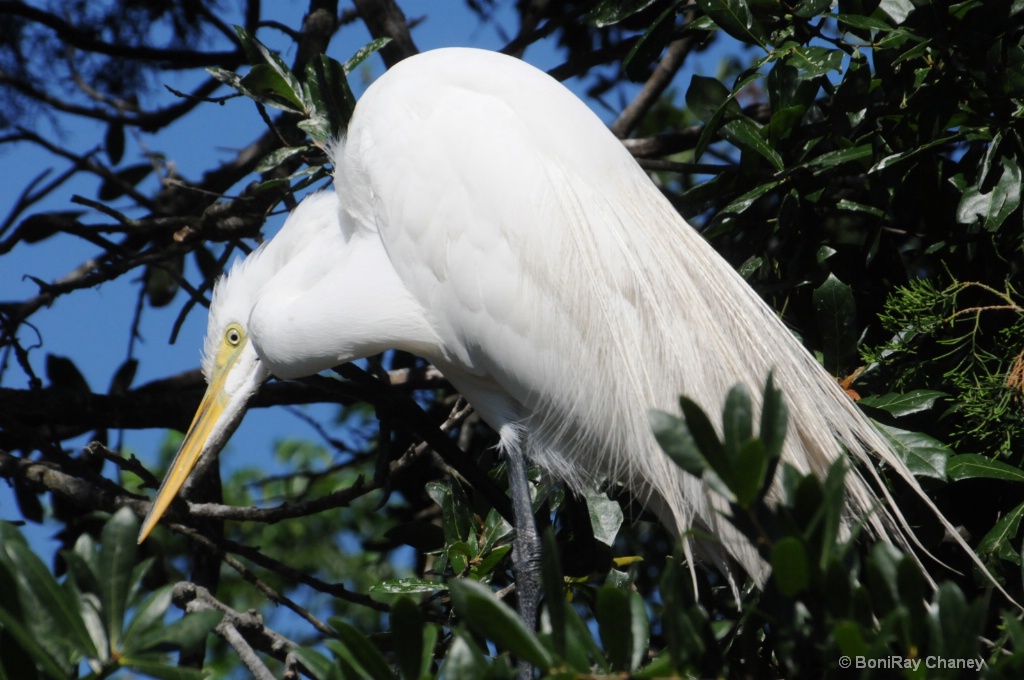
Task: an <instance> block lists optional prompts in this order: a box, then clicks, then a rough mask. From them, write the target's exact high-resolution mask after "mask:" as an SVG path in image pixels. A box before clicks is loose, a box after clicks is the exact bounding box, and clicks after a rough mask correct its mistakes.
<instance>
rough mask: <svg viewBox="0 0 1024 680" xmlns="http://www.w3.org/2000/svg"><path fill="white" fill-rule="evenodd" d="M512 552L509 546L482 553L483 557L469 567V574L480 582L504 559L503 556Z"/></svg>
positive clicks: (501, 546) (500, 546)
mask: <svg viewBox="0 0 1024 680" xmlns="http://www.w3.org/2000/svg"><path fill="white" fill-rule="evenodd" d="M511 551H512V546H511V545H499V546H497V547H495V548H491V549H490V550H488V551H487V552H485V553H483V557H482V558H480V560H479V561H477V562H473V563H472V564H470V565H469V574H470V576H471V577H472V578H474V579H476V580H480V579H482V578H484V577H485V576H488V575H489V574H490V573H491V572H492V571H494V569H495V567H497V566H498V564H499V563H500V562H501V561H502V560H503V559H505V555H508V554H509V553H510V552H511Z"/></svg>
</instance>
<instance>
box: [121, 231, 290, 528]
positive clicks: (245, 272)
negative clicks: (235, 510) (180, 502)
mask: <svg viewBox="0 0 1024 680" xmlns="http://www.w3.org/2000/svg"><path fill="white" fill-rule="evenodd" d="M258 252H259V251H257V253H254V254H253V255H250V256H249V258H248V259H247V260H246V261H244V262H236V263H235V265H234V266H233V267H232V269H231V272H230V273H229V274H228V275H226V276H225V277H223V278H222V279H221V280H220V281H219V282H218V283H217V286H216V287H215V289H214V293H213V301H212V303H211V304H210V319H209V323H208V326H207V331H206V344H205V346H204V350H203V374H204V375H205V377H206V383H207V389H206V394H205V395H203V399H202V401H201V402H200V404H199V410H198V411H196V414H195V417H194V418H193V419H192V424H191V425H190V426H189V428H188V431H187V433H186V434H185V439H184V441H183V442H182V444H181V448H180V449H179V450H178V454H177V455H176V456H175V458H174V462H173V463H171V467H170V469H169V470H168V472H167V476H166V477H165V478H164V481H163V484H161V485H160V490H159V491H158V492H157V496H156V499H155V500H154V501H153V506H152V507H151V508H150V511H149V514H148V515H147V516H146V520H145V522H143V524H142V530H141V531H140V532H139V542H140V543H141V542H142V541H143V540H145V538H146V536H148V535H149V533H150V532H151V531H152V530H153V528H154V527H155V526H156V524H157V522H159V521H160V517H161V516H162V515H163V514H164V512H165V511H166V510H167V507H168V506H169V505H170V504H171V501H172V500H173V499H174V497H175V496H176V495H177V494H178V491H180V490H181V487H182V485H183V484H184V483H185V480H186V479H188V476H189V474H190V473H191V472H192V469H193V468H194V467H195V466H196V463H197V462H198V461H199V459H200V458H202V456H203V455H205V454H210V455H214V454H216V453H217V452H218V451H220V449H221V448H222V447H223V446H224V444H226V443H227V440H228V438H229V437H230V436H231V434H232V433H233V432H234V431H235V428H237V427H238V424H239V423H240V422H241V421H242V416H244V415H245V409H246V404H247V403H248V401H249V399H250V398H251V397H252V396H253V395H254V394H255V393H256V391H257V390H258V389H259V387H260V385H261V384H263V382H264V381H266V379H267V378H269V377H270V372H269V370H268V369H267V368H266V366H265V365H264V364H263V362H262V361H261V360H260V357H259V355H258V354H257V353H256V348H255V346H254V344H253V342H252V340H251V338H250V337H249V331H248V328H247V326H248V323H249V314H250V311H251V309H252V306H253V303H254V300H255V299H256V295H257V294H258V292H259V291H258V281H257V280H258V279H259V278H260V277H259V276H257V274H258V272H257V271H254V269H255V267H256V266H258V265H257V260H258V259H259V258H258ZM254 284H255V285H254Z"/></svg>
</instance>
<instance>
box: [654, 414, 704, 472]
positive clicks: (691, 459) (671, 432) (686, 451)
mask: <svg viewBox="0 0 1024 680" xmlns="http://www.w3.org/2000/svg"><path fill="white" fill-rule="evenodd" d="M647 419H648V422H650V424H651V430H653V431H654V438H655V439H656V440H657V441H658V446H660V447H661V450H662V451H664V452H665V453H666V454H667V455H668V457H669V458H671V459H672V462H674V463H675V464H676V465H678V466H679V467H681V468H682V469H683V470H684V471H686V472H688V473H690V474H691V475H693V476H694V477H698V478H699V477H703V476H704V471H705V470H706V469H707V467H708V463H707V461H706V460H704V456H702V455H701V454H700V449H698V448H697V442H696V441H695V440H694V439H693V435H691V434H690V430H689V428H688V427H686V423H685V422H683V421H682V420H680V419H679V418H677V417H676V416H674V415H672V414H670V413H665V412H664V411H657V410H651V411H648V413H647Z"/></svg>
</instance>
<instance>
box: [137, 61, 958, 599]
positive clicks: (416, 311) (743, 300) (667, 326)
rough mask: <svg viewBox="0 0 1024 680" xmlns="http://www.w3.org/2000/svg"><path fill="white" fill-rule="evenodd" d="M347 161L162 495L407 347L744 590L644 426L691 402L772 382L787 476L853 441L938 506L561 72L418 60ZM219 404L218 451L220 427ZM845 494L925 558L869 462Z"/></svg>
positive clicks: (243, 303)
mask: <svg viewBox="0 0 1024 680" xmlns="http://www.w3.org/2000/svg"><path fill="white" fill-rule="evenodd" d="M332 151H333V157H334V162H335V187H336V192H337V193H336V194H335V193H334V192H330V191H325V192H322V193H318V194H315V195H313V196H310V197H308V198H307V199H306V200H305V201H303V202H302V203H301V204H300V205H299V206H298V207H297V208H296V210H295V211H294V212H293V214H292V215H291V216H290V217H289V219H288V220H287V222H286V223H285V226H284V227H283V228H282V230H281V232H280V233H279V234H278V235H277V236H276V237H275V238H274V239H273V240H272V241H270V242H269V243H267V244H265V245H264V246H263V247H262V248H260V249H259V250H258V251H257V252H255V253H253V254H252V255H251V256H249V258H248V259H247V260H246V261H245V262H244V263H242V264H240V265H235V267H233V268H232V270H231V272H230V274H229V275H228V276H227V277H226V278H225V279H223V280H222V281H221V282H220V283H219V284H218V286H217V289H216V292H215V294H214V299H213V305H212V307H211V311H210V323H209V331H208V337H207V340H206V351H205V354H206V358H205V359H204V370H205V373H206V375H207V378H208V380H209V382H210V384H211V388H210V390H211V391H210V393H208V396H207V400H204V407H201V409H200V414H198V415H197V419H196V423H194V424H193V430H196V431H197V434H195V435H193V434H192V433H191V432H190V435H189V437H188V438H187V439H186V443H185V444H184V445H183V452H182V454H179V458H181V459H182V464H181V465H179V464H178V463H177V462H176V467H175V471H174V472H172V475H169V477H168V481H167V482H165V488H164V489H162V491H161V498H162V497H163V496H167V495H168V494H169V495H173V493H174V492H175V491H176V489H177V488H178V486H180V483H181V481H183V480H184V476H183V475H187V472H188V469H191V464H190V463H189V462H188V461H189V460H191V463H194V460H195V459H196V458H198V456H199V455H201V453H202V452H203V451H208V450H211V449H219V448H220V446H222V445H223V443H224V441H225V440H226V437H227V436H228V435H229V434H230V432H231V431H232V430H233V427H234V425H235V424H237V422H238V420H239V419H240V418H241V415H242V412H243V411H244V401H245V399H247V398H248V396H249V395H250V394H251V393H253V392H254V391H255V389H256V388H257V387H258V385H259V384H260V383H261V382H262V381H263V380H265V379H266V378H267V377H268V376H269V375H271V374H273V375H276V376H278V377H281V378H292V377H298V376H303V375H309V374H313V373H316V372H318V371H320V370H323V369H327V368H330V367H332V366H335V365H337V364H339V363H342V362H345V361H350V360H353V359H358V358H361V357H365V356H369V355H372V354H375V353H378V352H380V351H383V350H385V349H390V348H397V349H403V350H407V351H410V352H413V353H416V354H418V355H420V356H423V357H424V358H426V359H428V360H429V361H431V362H433V363H434V364H435V365H436V366H437V367H438V368H440V369H441V370H442V371H443V372H444V374H445V376H446V377H447V378H448V379H449V380H450V381H451V382H452V384H453V385H455V386H456V387H457V388H458V389H459V390H460V391H461V392H462V393H463V394H464V395H465V396H466V397H467V398H468V399H469V401H470V402H471V403H472V404H473V405H474V406H475V407H476V409H477V410H478V411H479V413H480V415H481V416H482V417H483V419H484V420H485V421H486V422H487V423H489V424H490V425H491V426H492V427H494V428H495V429H496V430H497V431H498V432H499V434H500V435H501V442H502V446H503V447H504V448H505V449H507V450H509V451H519V450H520V449H521V448H522V447H523V446H524V441H525V442H526V444H525V445H526V447H527V448H526V452H527V453H528V454H529V456H530V457H531V458H532V459H533V460H534V461H535V462H536V463H537V464H538V465H540V466H541V467H542V468H543V469H545V470H546V471H548V472H550V473H551V474H552V475H554V476H555V477H557V478H559V479H562V480H564V481H566V482H567V483H568V484H569V486H571V487H572V488H575V489H581V488H583V487H586V486H589V485H595V484H598V483H600V482H602V481H604V480H606V479H614V480H618V481H620V482H622V483H624V484H625V485H626V486H627V487H628V488H629V489H631V491H632V492H633V493H634V494H635V495H636V496H637V497H638V498H640V499H642V500H644V501H645V502H646V503H647V504H648V505H649V506H650V507H652V508H653V509H654V510H655V511H656V512H657V513H658V514H659V515H660V517H661V518H662V519H663V520H664V521H665V522H666V523H667V524H668V525H669V526H670V527H672V528H673V529H674V530H675V531H676V532H677V533H678V534H680V535H685V534H686V532H687V531H688V529H689V528H690V527H694V526H697V527H700V528H701V529H703V530H704V532H706V533H709V534H710V535H711V536H713V537H714V538H712V539H699V540H698V539H693V540H692V541H688V542H687V546H688V547H693V548H695V549H696V552H697V553H699V554H700V555H702V556H704V557H705V558H706V559H710V560H712V561H713V562H714V563H715V564H717V566H718V567H719V568H720V569H722V570H723V571H724V572H725V573H726V574H731V564H732V561H733V560H735V562H738V563H739V564H740V565H742V567H743V568H744V569H745V570H746V571H747V572H748V573H750V574H751V575H752V576H753V577H754V578H755V579H756V580H757V581H758V582H761V581H763V579H764V577H765V574H766V569H767V567H766V566H765V565H764V564H763V563H762V562H761V560H760V559H759V558H758V556H757V554H756V551H755V550H754V549H753V548H752V547H751V546H750V545H748V544H747V543H746V542H745V540H744V539H743V538H742V537H741V536H740V535H739V534H738V533H737V532H736V531H735V530H733V529H732V528H731V526H730V525H729V523H728V522H727V521H725V520H724V519H723V518H722V517H721V516H720V514H719V513H718V512H717V511H716V508H723V507H725V505H724V502H723V501H722V499H721V498H719V497H717V496H716V495H715V494H714V493H713V492H712V491H710V490H709V489H708V487H707V485H706V484H704V483H703V482H702V481H700V480H697V479H695V478H693V477H691V476H688V475H686V474H684V473H683V472H682V471H680V470H679V469H678V468H677V467H675V466H674V465H673V464H672V463H671V462H670V461H669V459H668V458H667V457H666V456H665V455H664V454H663V453H662V452H661V451H660V449H659V448H658V446H657V444H656V443H655V441H654V438H653V436H652V434H651V431H650V429H649V426H648V419H647V414H648V411H649V409H652V408H659V409H664V410H670V411H674V410H676V404H677V398H678V395H679V394H686V395H687V396H689V397H690V398H692V399H693V400H695V401H696V402H697V403H699V404H700V405H701V406H702V407H703V408H704V409H705V410H706V411H707V412H708V413H710V414H718V413H720V410H721V405H722V403H723V401H724V399H725V395H726V394H727V392H728V390H729V389H730V388H731V387H732V386H733V385H734V384H736V383H738V382H742V383H745V384H747V385H748V386H749V387H750V391H751V393H752V394H753V395H755V399H756V398H757V397H756V395H759V394H760V392H761V389H762V387H763V384H764V381H765V379H766V377H767V375H768V373H769V371H771V370H774V372H775V376H776V380H777V384H778V385H779V387H780V388H781V389H782V390H783V392H784V394H785V396H786V399H787V404H788V406H789V409H790V413H791V417H790V430H789V432H788V435H787V439H786V445H785V450H784V453H783V456H784V459H785V460H786V461H788V462H789V463H790V464H792V465H794V466H796V467H797V468H799V469H801V470H803V471H809V470H813V471H814V472H817V473H819V474H820V473H823V472H824V471H825V470H826V469H827V468H828V466H829V465H830V464H831V463H832V462H833V461H835V460H836V459H837V458H839V457H840V456H841V455H842V447H843V446H845V447H846V448H847V449H848V450H849V451H850V452H851V454H852V455H853V456H854V457H856V458H858V459H861V460H862V461H865V462H866V463H867V464H866V465H865V468H866V469H868V470H871V471H872V474H874V469H873V468H872V467H871V465H870V462H868V454H869V452H872V451H873V452H875V453H876V454H877V455H878V457H879V458H881V459H882V460H883V461H885V462H886V463H887V464H889V465H891V466H892V467H893V468H894V469H895V470H896V471H897V472H899V474H900V475H901V476H902V477H904V478H905V479H907V481H908V482H909V483H910V484H911V485H912V486H914V487H915V488H918V490H919V487H918V486H917V483H916V482H915V481H914V479H913V477H912V476H911V474H910V473H909V472H908V471H907V469H906V467H905V466H904V465H903V464H902V462H901V461H900V460H899V458H898V457H897V456H896V454H895V453H894V452H893V450H892V449H891V447H890V445H889V444H888V443H887V442H886V441H885V439H884V438H883V437H881V436H880V435H879V433H878V432H877V431H876V429H875V428H874V427H873V426H872V424H871V423H870V422H869V421H868V420H867V419H866V418H865V417H864V416H863V415H862V414H861V413H860V411H859V410H858V409H857V407H856V406H855V405H854V404H853V402H852V401H851V400H850V399H849V398H848V397H847V396H846V395H845V394H844V392H843V391H842V390H841V389H840V388H839V386H838V385H837V384H836V382H835V380H833V378H832V377H830V376H829V375H828V374H827V373H826V372H825V371H824V370H823V369H822V368H821V367H820V366H819V365H818V363H817V362H816V361H815V360H814V358H813V357H812V356H811V355H810V354H809V353H808V352H807V351H806V350H805V349H804V348H803V347H802V346H801V345H800V343H799V342H798V341H797V340H796V339H795V338H794V337H793V335H792V334H791V333H790V332H789V331H788V330H787V329H786V327H785V326H784V325H783V324H782V323H781V322H780V321H779V320H778V318H777V317H776V315H775V313H774V312H773V311H772V310H771V309H770V308H769V307H768V306H767V305H765V304H764V303H763V302H762V301H761V300H760V299H759V298H758V297H757V295H756V294H755V293H754V292H753V291H752V290H751V289H750V288H749V287H748V286H747V285H746V284H745V283H744V281H743V280H742V279H741V278H740V277H739V276H738V275H737V274H736V273H735V272H734V271H733V270H732V268H731V267H730V266H729V265H728V263H727V262H725V261H724V260H723V259H722V258H721V257H719V256H718V255H717V254H716V253H715V252H714V251H713V250H712V249H711V248H710V246H708V244H707V243H706V242H705V241H704V240H703V239H702V238H701V237H700V235H698V234H697V233H696V232H695V231H694V230H693V229H691V228H690V227H689V226H688V225H687V224H686V223H685V222H684V221H683V219H682V218H681V217H680V216H679V215H678V214H677V212H676V211H675V210H674V209H673V207H672V206H671V205H670V204H669V202H668V201H667V200H666V199H665V198H664V197H663V196H662V194H661V193H660V191H659V190H658V189H657V188H656V187H655V186H654V184H653V183H652V182H651V181H650V179H649V178H648V177H647V175H646V174H645V172H644V171H643V170H642V169H641V168H640V167H639V166H638V165H637V164H636V162H635V161H634V160H633V159H632V158H631V157H630V155H629V154H628V152H627V151H626V150H625V149H624V148H623V146H622V144H621V143H620V142H619V141H618V140H617V139H616V138H615V137H614V136H613V135H612V134H611V133H610V132H609V131H608V129H607V128H606V127H605V126H604V125H603V124H602V123H601V121H600V120H599V119H598V118H597V117H596V116H595V115H594V114H593V113H592V112H591V111H590V110H589V109H588V108H587V107H586V106H585V105H584V104H583V103H582V102H581V101H580V100H579V99H577V98H576V97H575V96H574V95H573V94H571V93H570V92H569V91H568V90H567V89H565V88H564V87H563V86H562V85H561V84H559V83H557V82H556V81H555V80H553V79H551V78H550V77H548V76H547V75H546V74H544V73H542V72H540V71H538V70H536V69H534V68H533V67H531V66H529V65H526V64H524V63H522V62H520V61H518V60H516V59H512V58H510V57H506V56H502V55H498V54H493V53H489V52H484V51H480V50H470V49H443V50H437V51H434V52H428V53H425V54H422V55H419V56H416V57H412V58H409V59H407V60H405V61H403V62H401V63H400V64H398V65H396V66H395V67H393V68H392V69H391V70H389V71H388V72H387V73H386V74H384V75H383V76H381V77H380V78H379V79H378V80H377V82H375V83H374V84H373V85H372V86H371V87H370V88H369V89H368V90H367V92H366V94H365V95H364V96H363V97H362V99H361V100H360V102H359V104H358V106H357V107H356V110H355V114H354V116H353V118H352V120H351V123H350V126H349V130H348V135H347V138H346V139H345V140H344V141H343V142H341V143H339V144H338V145H337V146H336V148H335V149H333V150H332ZM231 328H235V329H240V331H241V334H242V336H243V337H242V338H241V340H240V341H239V342H238V343H232V342H230V340H231V338H228V332H227V331H226V329H231ZM225 347H227V349H225ZM225 357H226V358H225ZM225 371H226V374H225ZM233 373H237V374H241V375H242V377H241V378H238V377H234V378H231V377H229V376H230V374H233ZM218 386H219V387H218ZM215 387H217V389H215ZM221 390H224V391H226V394H225V395H220V391H221ZM231 395H235V398H234V399H231ZM218 400H219V401H218ZM229 401H230V404H229ZM239 401H241V402H242V404H241V406H237V402H239ZM220 403H223V404H224V406H223V409H222V411H221V410H217V411H216V413H215V416H216V417H215V418H214V420H216V421H217V422H218V423H220V424H218V425H216V426H215V427H213V434H212V435H210V436H209V437H207V436H206V434H204V432H205V431H208V430H209V429H210V427H211V426H206V430H204V429H203V427H204V426H203V425H202V422H203V418H204V417H206V416H203V415H202V414H203V413H205V412H207V411H209V410H210V408H215V407H216V405H217V404H220ZM209 404H213V405H214V406H213V407H210V408H207V406H208V405H209ZM232 404H235V405H234V406H232ZM190 440H192V441H191V443H190ZM190 447H191V448H190ZM186 449H188V450H189V453H188V454H187V455H186V453H185V452H186ZM179 467H180V468H181V469H182V470H183V473H180V474H179V473H178V472H177V471H178V469H179ZM185 468H187V469H185ZM175 474H177V475H178V477H180V479H178V477H175V480H176V481H170V480H171V479H172V477H173V476H174V475H175ZM175 484H176V485H177V486H175ZM847 488H848V492H849V498H850V510H851V512H852V513H854V514H856V515H857V516H858V518H862V519H864V520H865V521H866V522H867V523H868V525H869V527H870V528H871V530H872V531H873V533H874V534H876V535H877V536H879V537H881V538H883V539H885V540H895V541H897V542H899V543H902V544H905V543H906V539H905V538H904V535H905V533H904V531H903V529H902V528H901V523H900V522H897V521H894V520H893V514H896V515H898V511H897V510H896V509H895V507H892V508H891V509H886V507H885V506H886V504H885V503H880V502H879V501H878V499H877V498H876V495H875V494H874V493H873V492H872V490H871V488H869V486H868V484H867V483H866V482H865V480H864V479H862V477H861V476H860V475H859V473H857V472H856V471H855V470H852V471H851V472H850V473H849V474H848V475H847ZM879 488H880V489H883V490H884V487H881V486H880V487H879ZM160 502H163V507H166V502H169V498H167V499H166V502H164V501H162V500H159V501H158V503H157V504H156V506H157V507H156V509H155V510H154V512H153V514H151V517H150V519H149V521H148V522H147V525H146V527H145V528H144V530H143V531H144V534H145V533H148V531H149V530H150V529H151V528H152V525H153V524H154V523H155V521H156V518H158V517H159V513H160V512H162V509H161V508H160V507H159V503H160ZM880 506H881V507H880ZM154 515H155V516H154ZM943 521H945V520H943ZM702 533H703V532H702ZM691 543H692V546H691ZM692 561H693V560H691V563H692Z"/></svg>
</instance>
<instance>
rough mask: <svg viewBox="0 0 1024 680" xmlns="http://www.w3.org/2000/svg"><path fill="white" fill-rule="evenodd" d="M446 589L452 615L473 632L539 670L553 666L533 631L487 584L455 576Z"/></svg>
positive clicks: (552, 660) (552, 658) (553, 661)
mask: <svg viewBox="0 0 1024 680" xmlns="http://www.w3.org/2000/svg"><path fill="white" fill-rule="evenodd" d="M449 588H450V589H451V595H452V608H453V609H454V610H455V614H456V615H457V616H459V617H460V618H462V619H463V620H464V621H466V623H467V624H468V625H469V626H470V627H471V628H472V629H473V630H474V631H476V632H478V633H480V634H482V635H484V636H485V637H487V639H489V640H491V641H492V642H494V644H496V645H497V646H498V647H500V648H502V649H507V650H508V651H510V652H511V653H512V654H514V655H515V656H517V657H519V658H521V659H524V660H525V661H527V662H529V663H531V664H533V665H534V666H536V667H538V668H540V669H541V670H547V669H549V668H551V667H552V666H554V664H555V660H554V657H552V656H551V652H549V651H548V650H547V648H546V647H544V645H543V644H541V641H540V639H539V638H538V637H537V634H536V633H534V632H533V631H532V630H530V629H529V628H527V627H526V624H524V623H523V621H522V619H520V618H519V615H518V614H516V613H515V612H514V611H512V610H511V609H510V608H509V607H508V606H507V605H505V604H503V603H502V602H500V601H499V600H498V598H497V597H496V596H495V595H494V593H493V592H491V590H490V589H489V588H487V586H485V585H483V584H481V583H478V582H476V581H471V580H469V579H456V580H454V581H452V582H451V583H450V584H449Z"/></svg>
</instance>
